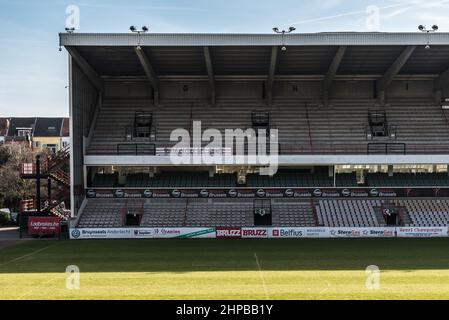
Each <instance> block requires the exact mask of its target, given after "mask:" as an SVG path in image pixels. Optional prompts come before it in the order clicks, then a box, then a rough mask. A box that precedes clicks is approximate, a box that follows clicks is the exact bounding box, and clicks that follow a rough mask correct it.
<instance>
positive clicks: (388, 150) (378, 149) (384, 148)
mask: <svg viewBox="0 0 449 320" xmlns="http://www.w3.org/2000/svg"><path fill="white" fill-rule="evenodd" d="M366 153H367V154H369V155H405V154H407V146H406V144H405V143H368V146H367V152H366Z"/></svg>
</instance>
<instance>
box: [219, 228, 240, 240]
mask: <svg viewBox="0 0 449 320" xmlns="http://www.w3.org/2000/svg"><path fill="white" fill-rule="evenodd" d="M216 232H217V234H216V235H217V238H224V239H226V238H241V237H242V229H240V228H217V231H216Z"/></svg>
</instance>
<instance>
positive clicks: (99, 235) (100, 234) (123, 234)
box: [70, 228, 216, 240]
mask: <svg viewBox="0 0 449 320" xmlns="http://www.w3.org/2000/svg"><path fill="white" fill-rule="evenodd" d="M215 237H216V236H215V228H111V229H108V228H95V229H71V230H70V238H71V239H75V240H76V239H173V238H179V239H183V238H184V239H188V238H203V239H204V238H215Z"/></svg>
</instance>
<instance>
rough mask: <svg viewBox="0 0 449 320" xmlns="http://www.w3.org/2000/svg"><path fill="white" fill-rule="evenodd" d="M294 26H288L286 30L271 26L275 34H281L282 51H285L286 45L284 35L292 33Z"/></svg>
mask: <svg viewBox="0 0 449 320" xmlns="http://www.w3.org/2000/svg"><path fill="white" fill-rule="evenodd" d="M295 30H296V28H295V27H290V28H288V30H280V29H279V28H277V27H275V28H273V31H274V32H275V33H277V34H282V48H281V50H282V51H287V47H286V46H285V35H286V34H289V33H292V32H293V31H295Z"/></svg>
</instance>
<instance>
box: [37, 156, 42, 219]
mask: <svg viewBox="0 0 449 320" xmlns="http://www.w3.org/2000/svg"><path fill="white" fill-rule="evenodd" d="M36 202H37V203H36V209H37V214H38V215H39V214H40V213H41V156H40V155H37V156H36Z"/></svg>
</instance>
